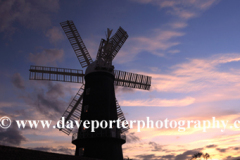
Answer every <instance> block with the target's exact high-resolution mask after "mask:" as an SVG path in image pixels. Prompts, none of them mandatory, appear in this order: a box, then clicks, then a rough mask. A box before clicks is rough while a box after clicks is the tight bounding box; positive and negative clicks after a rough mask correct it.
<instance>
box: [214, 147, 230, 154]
mask: <svg viewBox="0 0 240 160" xmlns="http://www.w3.org/2000/svg"><path fill="white" fill-rule="evenodd" d="M228 149H229V148H216V150H217V151H219V152H221V153H225V152H226V151H227V150H228Z"/></svg>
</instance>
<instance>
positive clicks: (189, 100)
mask: <svg viewBox="0 0 240 160" xmlns="http://www.w3.org/2000/svg"><path fill="white" fill-rule="evenodd" d="M194 101H195V99H194V98H193V97H186V98H184V99H160V98H154V99H141V100H128V101H127V100H123V101H121V105H122V106H139V107H142V106H144V107H184V106H188V105H190V104H193V103H194Z"/></svg>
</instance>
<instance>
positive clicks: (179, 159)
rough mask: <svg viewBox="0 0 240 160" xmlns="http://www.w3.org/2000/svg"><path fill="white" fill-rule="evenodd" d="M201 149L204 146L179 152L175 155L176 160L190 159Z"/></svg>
mask: <svg viewBox="0 0 240 160" xmlns="http://www.w3.org/2000/svg"><path fill="white" fill-rule="evenodd" d="M201 150H203V148H198V149H194V150H188V151H185V152H184V153H182V154H179V155H177V156H176V157H175V160H186V159H189V158H191V157H192V156H193V154H195V153H198V152H200V151H201Z"/></svg>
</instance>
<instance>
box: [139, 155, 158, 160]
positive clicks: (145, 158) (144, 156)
mask: <svg viewBox="0 0 240 160" xmlns="http://www.w3.org/2000/svg"><path fill="white" fill-rule="evenodd" d="M136 157H137V158H141V159H142V160H149V159H156V158H157V157H156V156H155V154H147V155H146V154H144V155H137V156H136Z"/></svg>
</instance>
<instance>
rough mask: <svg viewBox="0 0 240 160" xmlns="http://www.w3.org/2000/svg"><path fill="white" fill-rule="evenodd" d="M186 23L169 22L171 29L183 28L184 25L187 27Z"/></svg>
mask: <svg viewBox="0 0 240 160" xmlns="http://www.w3.org/2000/svg"><path fill="white" fill-rule="evenodd" d="M187 25H188V24H187V23H186V22H174V23H171V24H170V26H171V27H172V28H173V29H179V28H185V27H187Z"/></svg>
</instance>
